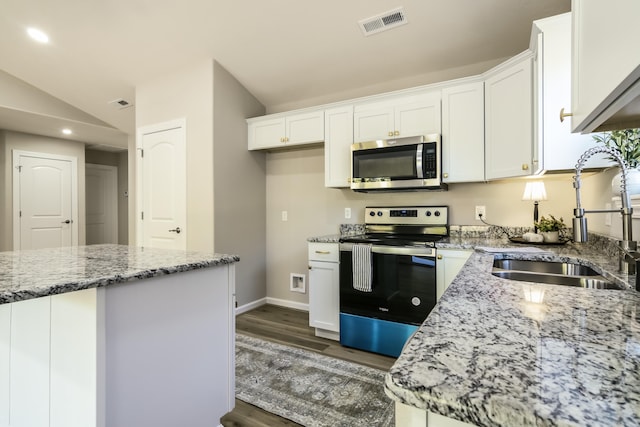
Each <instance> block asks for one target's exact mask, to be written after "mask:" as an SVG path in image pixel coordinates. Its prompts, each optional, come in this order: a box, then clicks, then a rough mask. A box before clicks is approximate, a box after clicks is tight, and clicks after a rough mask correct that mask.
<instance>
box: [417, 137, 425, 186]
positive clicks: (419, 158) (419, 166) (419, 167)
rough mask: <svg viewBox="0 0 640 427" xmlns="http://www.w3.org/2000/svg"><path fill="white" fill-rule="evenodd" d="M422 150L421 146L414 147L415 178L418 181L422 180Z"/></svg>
mask: <svg viewBox="0 0 640 427" xmlns="http://www.w3.org/2000/svg"><path fill="white" fill-rule="evenodd" d="M422 149H423V145H422V144H418V145H417V147H416V178H418V179H423V178H424V174H423V173H422V172H423V171H424V168H423V166H422Z"/></svg>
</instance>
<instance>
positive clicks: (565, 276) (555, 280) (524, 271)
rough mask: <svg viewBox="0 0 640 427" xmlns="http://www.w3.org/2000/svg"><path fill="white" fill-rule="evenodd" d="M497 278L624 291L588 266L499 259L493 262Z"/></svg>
mask: <svg viewBox="0 0 640 427" xmlns="http://www.w3.org/2000/svg"><path fill="white" fill-rule="evenodd" d="M491 274H493V275H494V276H496V277H502V278H503V279H510V280H518V281H524V282H534V283H546V284H551V285H565V286H575V287H581V288H588V289H622V287H621V286H620V285H618V284H617V283H614V282H612V281H610V280H607V279H605V278H604V277H602V276H601V275H599V274H598V272H597V271H595V270H594V269H592V268H591V267H588V266H586V265H580V264H572V263H566V262H550V261H526V260H510V259H497V260H495V261H494V262H493V271H492V272H491Z"/></svg>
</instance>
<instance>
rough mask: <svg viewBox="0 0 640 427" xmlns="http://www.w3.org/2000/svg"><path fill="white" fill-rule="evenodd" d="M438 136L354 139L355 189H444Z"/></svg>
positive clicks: (353, 182) (353, 168)
mask: <svg viewBox="0 0 640 427" xmlns="http://www.w3.org/2000/svg"><path fill="white" fill-rule="evenodd" d="M441 147H442V144H441V139H440V135H438V134H430V135H424V136H413V137H406V138H397V139H387V140H378V141H369V142H358V143H355V144H353V145H351V189H352V190H355V191H365V192H366V191H381V190H387V191H400V190H446V189H447V185H446V184H444V183H443V182H442V149H441Z"/></svg>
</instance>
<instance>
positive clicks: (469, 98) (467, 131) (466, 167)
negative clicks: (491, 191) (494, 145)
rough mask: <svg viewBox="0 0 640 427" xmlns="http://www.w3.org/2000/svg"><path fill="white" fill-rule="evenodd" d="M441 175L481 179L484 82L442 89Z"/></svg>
mask: <svg viewBox="0 0 640 427" xmlns="http://www.w3.org/2000/svg"><path fill="white" fill-rule="evenodd" d="M442 178H443V181H444V182H448V183H449V182H477V181H484V83H483V82H472V83H465V84H461V85H458V86H454V87H449V88H445V89H443V90H442Z"/></svg>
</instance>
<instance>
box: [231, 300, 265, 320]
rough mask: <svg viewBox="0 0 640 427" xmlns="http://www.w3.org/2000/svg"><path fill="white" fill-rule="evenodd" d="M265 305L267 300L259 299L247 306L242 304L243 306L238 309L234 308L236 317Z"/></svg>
mask: <svg viewBox="0 0 640 427" xmlns="http://www.w3.org/2000/svg"><path fill="white" fill-rule="evenodd" d="M265 304H267V298H260V299H259V300H256V301H252V302H250V303H249V304H244V305H241V306H240V307H236V316H237V315H238V314H242V313H246V312H247V311H250V310H253V309H254V308H258V307H260V306H262V305H265Z"/></svg>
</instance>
